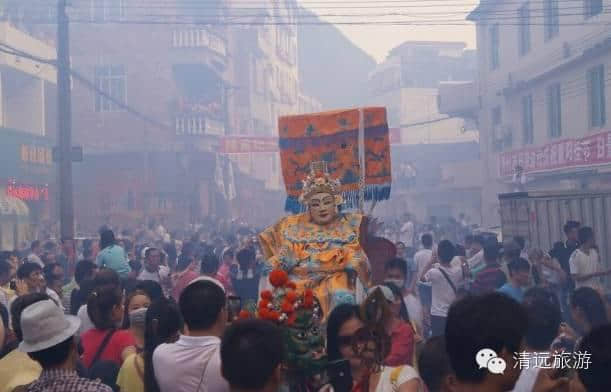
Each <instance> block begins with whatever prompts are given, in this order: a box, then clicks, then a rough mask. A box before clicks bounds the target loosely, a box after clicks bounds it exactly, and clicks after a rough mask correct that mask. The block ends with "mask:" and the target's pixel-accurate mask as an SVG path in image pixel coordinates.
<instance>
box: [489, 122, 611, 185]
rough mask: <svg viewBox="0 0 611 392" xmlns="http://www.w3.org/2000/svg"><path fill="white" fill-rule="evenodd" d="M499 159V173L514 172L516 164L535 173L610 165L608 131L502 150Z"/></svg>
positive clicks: (528, 171) (527, 171)
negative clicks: (540, 144)
mask: <svg viewBox="0 0 611 392" xmlns="http://www.w3.org/2000/svg"><path fill="white" fill-rule="evenodd" d="M499 160H500V162H499V163H500V165H499V167H500V175H501V176H511V175H513V174H515V173H516V168H518V167H521V168H522V171H523V173H536V172H546V171H551V170H558V169H569V168H574V167H581V166H593V165H604V164H611V131H605V132H601V133H597V134H594V135H591V136H586V137H583V138H579V139H564V140H559V141H557V142H554V143H550V144H546V145H544V146H538V147H532V148H524V149H520V150H513V151H508V152H504V153H501V154H500V155H499Z"/></svg>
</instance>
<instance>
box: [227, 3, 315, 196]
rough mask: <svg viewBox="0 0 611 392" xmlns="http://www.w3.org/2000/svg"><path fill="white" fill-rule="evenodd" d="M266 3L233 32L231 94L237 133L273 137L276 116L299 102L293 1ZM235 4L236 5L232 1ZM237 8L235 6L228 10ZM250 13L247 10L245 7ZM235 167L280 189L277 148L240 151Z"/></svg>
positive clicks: (295, 107) (293, 111) (294, 110)
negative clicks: (232, 94) (232, 93)
mask: <svg viewBox="0 0 611 392" xmlns="http://www.w3.org/2000/svg"><path fill="white" fill-rule="evenodd" d="M259 3H262V5H261V8H263V5H267V9H266V10H265V11H262V12H261V15H259V16H256V17H251V18H250V19H248V20H250V21H251V22H252V24H251V25H248V26H245V27H244V28H242V29H235V30H233V32H234V34H235V35H234V37H233V39H234V40H235V41H234V45H235V49H234V50H233V53H235V54H236V55H235V56H234V58H233V59H234V71H233V72H234V76H235V80H234V83H235V85H236V90H235V91H234V95H235V96H234V100H235V106H236V112H235V115H236V117H237V128H236V129H235V132H234V134H236V135H251V136H260V137H276V136H277V135H278V130H277V128H278V125H277V124H278V117H280V116H283V115H289V114H297V113H298V112H299V108H300V102H304V101H303V100H300V96H301V94H300V87H299V72H298V64H297V26H295V10H296V9H297V2H296V1H295V0H287V1H280V2H278V1H272V0H268V1H263V2H259ZM236 7H240V5H237V6H236ZM232 12H234V13H236V12H239V8H237V9H236V10H234V11H232ZM250 13H251V15H252V11H250ZM237 162H238V165H239V167H240V169H241V170H242V171H244V172H246V173H249V174H251V175H252V176H254V177H256V178H258V179H261V180H263V181H265V185H266V187H267V188H268V189H274V190H280V189H282V176H281V170H280V162H279V159H278V154H277V153H267V154H265V153H257V154H256V155H255V154H241V155H240V156H239V157H237Z"/></svg>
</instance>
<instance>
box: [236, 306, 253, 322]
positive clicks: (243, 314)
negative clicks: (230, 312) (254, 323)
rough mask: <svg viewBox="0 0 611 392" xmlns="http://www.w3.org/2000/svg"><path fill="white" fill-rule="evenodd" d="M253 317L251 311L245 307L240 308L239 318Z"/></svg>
mask: <svg viewBox="0 0 611 392" xmlns="http://www.w3.org/2000/svg"><path fill="white" fill-rule="evenodd" d="M251 317H252V315H251V314H250V312H249V311H247V310H244V309H242V310H240V313H239V314H238V318H239V319H240V320H244V319H249V318H251Z"/></svg>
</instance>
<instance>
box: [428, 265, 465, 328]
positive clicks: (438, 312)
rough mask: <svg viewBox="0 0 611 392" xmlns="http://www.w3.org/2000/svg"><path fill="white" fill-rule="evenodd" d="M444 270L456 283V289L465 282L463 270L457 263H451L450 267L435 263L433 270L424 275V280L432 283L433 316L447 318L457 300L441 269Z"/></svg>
mask: <svg viewBox="0 0 611 392" xmlns="http://www.w3.org/2000/svg"><path fill="white" fill-rule="evenodd" d="M440 268H441V269H443V270H444V271H445V272H446V274H447V275H448V277H449V278H450V279H451V280H452V283H454V287H456V288H458V286H459V285H460V283H462V280H463V274H462V268H461V267H460V266H459V265H456V263H451V264H450V266H449V267H444V266H442V265H441V264H439V263H435V264H434V265H433V268H431V269H430V270H428V272H427V273H426V274H424V280H425V281H427V282H431V288H432V301H431V316H439V317H447V316H448V310H449V309H450V305H452V302H454V300H455V299H456V293H454V290H453V289H452V286H450V283H448V281H447V279H446V278H445V277H444V275H443V274H442V273H441V271H440V270H439V269H440Z"/></svg>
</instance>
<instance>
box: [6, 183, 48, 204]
mask: <svg viewBox="0 0 611 392" xmlns="http://www.w3.org/2000/svg"><path fill="white" fill-rule="evenodd" d="M6 194H7V196H11V197H14V198H17V199H20V200H23V201H47V200H49V187H48V186H46V185H24V184H18V183H16V182H9V183H8V185H7V186H6Z"/></svg>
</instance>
